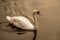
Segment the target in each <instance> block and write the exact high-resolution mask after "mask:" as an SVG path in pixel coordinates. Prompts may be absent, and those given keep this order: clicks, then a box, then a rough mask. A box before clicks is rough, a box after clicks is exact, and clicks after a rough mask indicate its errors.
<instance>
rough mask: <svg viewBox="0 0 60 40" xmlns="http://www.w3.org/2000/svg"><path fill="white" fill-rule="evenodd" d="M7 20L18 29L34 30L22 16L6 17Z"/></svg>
mask: <svg viewBox="0 0 60 40" xmlns="http://www.w3.org/2000/svg"><path fill="white" fill-rule="evenodd" d="M7 19H8V20H9V21H10V22H12V23H13V24H14V25H15V26H17V27H19V28H22V29H30V30H33V29H34V26H33V25H32V23H31V22H30V21H29V19H27V18H26V17H24V16H15V17H7Z"/></svg>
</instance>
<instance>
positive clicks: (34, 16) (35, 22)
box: [33, 13, 38, 28]
mask: <svg viewBox="0 0 60 40" xmlns="http://www.w3.org/2000/svg"><path fill="white" fill-rule="evenodd" d="M33 18H34V26H35V28H37V25H38V23H37V18H36V14H34V13H33Z"/></svg>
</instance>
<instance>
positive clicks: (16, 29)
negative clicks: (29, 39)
mask: <svg viewBox="0 0 60 40" xmlns="http://www.w3.org/2000/svg"><path fill="white" fill-rule="evenodd" d="M8 26H10V27H11V29H12V31H15V32H18V33H17V35H23V34H26V33H27V32H33V34H34V36H33V40H36V36H37V29H36V30H26V29H21V28H17V27H16V26H15V25H12V24H9V25H8ZM12 26H13V27H12Z"/></svg>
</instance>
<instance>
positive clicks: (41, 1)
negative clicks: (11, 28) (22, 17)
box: [0, 0, 60, 40]
mask: <svg viewBox="0 0 60 40" xmlns="http://www.w3.org/2000/svg"><path fill="white" fill-rule="evenodd" d="M17 4H18V5H19V8H20V9H21V11H22V12H23V13H24V14H26V15H28V16H32V10H34V9H38V10H40V12H41V15H42V16H37V18H38V24H39V26H38V28H39V29H38V34H37V39H36V40H60V1H59V0H18V1H17ZM2 5H3V6H4V5H5V3H3V2H2V3H1V4H0V22H5V21H7V20H6V19H5V17H6V16H7V15H19V13H17V14H16V13H7V12H6V11H5V10H4V9H3V6H2ZM12 5H13V4H12ZM5 7H6V5H5ZM2 20H3V21H2ZM6 25H7V24H1V27H3V28H4V29H6V27H5V26H6ZM32 38H33V32H28V33H26V34H24V35H17V34H16V33H14V32H7V31H0V40H32Z"/></svg>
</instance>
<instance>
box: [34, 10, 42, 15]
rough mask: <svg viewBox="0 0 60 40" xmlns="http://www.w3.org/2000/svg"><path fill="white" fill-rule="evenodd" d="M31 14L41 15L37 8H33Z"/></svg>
mask: <svg viewBox="0 0 60 40" xmlns="http://www.w3.org/2000/svg"><path fill="white" fill-rule="evenodd" d="M33 14H38V15H41V14H40V11H39V10H33Z"/></svg>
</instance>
